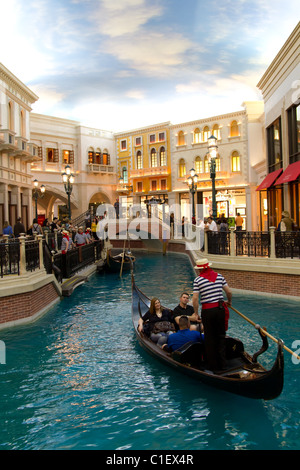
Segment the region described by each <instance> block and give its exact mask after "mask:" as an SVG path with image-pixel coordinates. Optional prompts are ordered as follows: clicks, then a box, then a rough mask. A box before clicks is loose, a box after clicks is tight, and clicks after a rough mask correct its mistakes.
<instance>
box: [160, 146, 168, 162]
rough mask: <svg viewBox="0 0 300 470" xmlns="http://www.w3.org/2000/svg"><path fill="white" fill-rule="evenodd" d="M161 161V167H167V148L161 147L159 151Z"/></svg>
mask: <svg viewBox="0 0 300 470" xmlns="http://www.w3.org/2000/svg"><path fill="white" fill-rule="evenodd" d="M159 159H160V166H166V164H167V159H166V149H165V147H161V149H160V151H159Z"/></svg>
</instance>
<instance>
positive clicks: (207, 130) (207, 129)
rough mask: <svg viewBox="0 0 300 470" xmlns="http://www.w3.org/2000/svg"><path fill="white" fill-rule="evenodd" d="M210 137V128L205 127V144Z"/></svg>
mask: <svg viewBox="0 0 300 470" xmlns="http://www.w3.org/2000/svg"><path fill="white" fill-rule="evenodd" d="M209 137H210V135H209V127H208V126H205V127H204V129H203V142H207V139H208V138H209Z"/></svg>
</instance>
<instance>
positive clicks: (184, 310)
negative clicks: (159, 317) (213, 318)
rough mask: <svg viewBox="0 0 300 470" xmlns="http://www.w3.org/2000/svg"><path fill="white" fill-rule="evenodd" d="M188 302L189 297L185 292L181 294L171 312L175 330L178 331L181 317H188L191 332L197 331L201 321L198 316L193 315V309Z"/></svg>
mask: <svg viewBox="0 0 300 470" xmlns="http://www.w3.org/2000/svg"><path fill="white" fill-rule="evenodd" d="M189 300H190V295H189V294H188V293H187V292H183V293H182V294H181V296H180V298H179V304H178V305H177V307H175V308H174V310H173V314H174V320H175V326H176V330H178V325H179V320H180V317H181V316H182V315H185V316H188V317H189V320H190V322H191V324H190V329H191V330H196V331H198V330H199V326H200V324H201V320H200V317H199V315H198V314H196V313H195V311H194V307H193V306H192V305H190V304H189Z"/></svg>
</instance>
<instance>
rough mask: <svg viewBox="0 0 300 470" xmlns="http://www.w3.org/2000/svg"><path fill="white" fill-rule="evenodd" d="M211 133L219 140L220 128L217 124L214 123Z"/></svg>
mask: <svg viewBox="0 0 300 470" xmlns="http://www.w3.org/2000/svg"><path fill="white" fill-rule="evenodd" d="M212 135H214V136H215V137H216V138H217V139H218V140H220V128H219V125H218V124H215V125H214V127H213V130H212Z"/></svg>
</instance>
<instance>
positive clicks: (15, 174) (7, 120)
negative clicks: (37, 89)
mask: <svg viewBox="0 0 300 470" xmlns="http://www.w3.org/2000/svg"><path fill="white" fill-rule="evenodd" d="M37 99H38V97H37V96H36V95H35V94H34V93H33V92H32V91H31V90H29V88H27V87H26V86H25V85H24V84H23V83H22V82H21V81H20V80H19V79H18V78H17V77H15V76H14V75H13V74H12V73H11V72H10V71H9V70H8V69H7V68H6V67H5V66H4V65H2V64H0V233H2V229H3V225H4V222H9V223H10V225H11V226H12V227H13V226H14V224H15V223H16V221H17V218H18V217H22V220H23V222H24V224H25V225H26V226H27V225H28V223H29V221H31V219H32V175H31V169H30V164H31V162H35V161H36V160H37V159H38V149H37V147H36V146H35V144H34V143H33V142H32V140H31V135H30V118H29V114H30V111H31V106H32V104H33V103H34V102H35V101H37Z"/></svg>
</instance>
